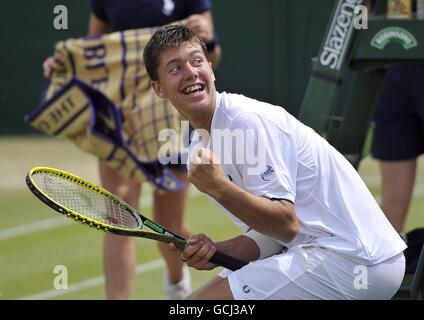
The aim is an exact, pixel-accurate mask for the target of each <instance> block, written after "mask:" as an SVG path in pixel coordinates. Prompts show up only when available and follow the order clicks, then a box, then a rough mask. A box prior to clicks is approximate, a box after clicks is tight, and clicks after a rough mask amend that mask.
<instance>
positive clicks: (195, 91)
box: [152, 42, 216, 119]
mask: <svg viewBox="0 0 424 320" xmlns="http://www.w3.org/2000/svg"><path fill="white" fill-rule="evenodd" d="M158 76H159V80H158V81H153V82H152V85H153V88H154V89H155V91H156V94H157V95H158V96H159V97H161V98H167V99H169V101H171V103H172V104H173V105H174V106H175V107H176V108H177V110H178V111H179V112H180V113H181V114H182V115H183V116H184V117H185V118H187V119H191V118H192V117H193V116H197V115H199V114H201V113H203V112H206V113H207V112H208V111H210V110H211V109H212V110H213V108H214V107H215V94H216V91H215V83H214V82H215V75H214V73H213V70H212V66H211V64H210V63H209V61H208V60H207V59H206V56H205V54H204V53H203V50H202V48H201V46H200V45H199V44H198V43H193V42H187V43H184V44H183V45H181V46H180V47H178V48H170V49H167V50H165V51H164V52H162V54H161V56H160V64H159V67H158Z"/></svg>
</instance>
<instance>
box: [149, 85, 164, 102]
mask: <svg viewBox="0 0 424 320" xmlns="http://www.w3.org/2000/svg"><path fill="white" fill-rule="evenodd" d="M151 83H152V87H153V90H155V93H156V95H157V96H158V97H159V98H162V99H163V98H166V97H165V93H164V92H163V90H162V86H161V85H160V84H159V82H158V81H152V82H151Z"/></svg>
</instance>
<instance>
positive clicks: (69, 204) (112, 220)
mask: <svg viewBox="0 0 424 320" xmlns="http://www.w3.org/2000/svg"><path fill="white" fill-rule="evenodd" d="M32 179H33V181H34V182H35V184H36V185H37V187H38V188H39V189H40V190H41V191H43V192H44V193H45V194H46V195H47V196H48V197H50V198H51V199H52V200H54V201H55V202H57V203H58V204H60V205H61V206H63V207H66V208H68V209H70V210H72V211H74V212H77V213H79V214H81V215H84V216H86V217H87V218H90V219H92V220H95V221H98V222H101V223H103V224H108V225H111V226H114V227H120V228H125V229H138V228H139V227H140V223H139V221H138V220H137V219H136V218H135V217H134V215H133V214H132V213H130V212H128V210H126V209H125V208H123V207H121V206H120V205H118V204H117V203H116V202H115V201H113V200H112V199H110V198H108V197H106V196H103V195H101V194H100V193H97V192H96V191H94V190H91V189H89V188H86V187H84V186H81V185H79V184H78V182H77V181H75V182H72V181H69V180H66V179H64V178H62V177H59V176H56V175H54V174H49V173H45V172H43V173H38V174H35V175H33V176H32Z"/></svg>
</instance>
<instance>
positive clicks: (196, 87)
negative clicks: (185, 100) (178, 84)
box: [182, 84, 205, 95]
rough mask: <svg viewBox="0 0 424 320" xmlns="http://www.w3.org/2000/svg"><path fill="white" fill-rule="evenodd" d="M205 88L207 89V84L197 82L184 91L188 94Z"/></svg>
mask: <svg viewBox="0 0 424 320" xmlns="http://www.w3.org/2000/svg"><path fill="white" fill-rule="evenodd" d="M204 90H205V85H204V84H195V85H193V86H188V87H186V88H185V89H184V90H183V91H182V93H184V94H186V95H191V94H195V93H199V92H203V91H204Z"/></svg>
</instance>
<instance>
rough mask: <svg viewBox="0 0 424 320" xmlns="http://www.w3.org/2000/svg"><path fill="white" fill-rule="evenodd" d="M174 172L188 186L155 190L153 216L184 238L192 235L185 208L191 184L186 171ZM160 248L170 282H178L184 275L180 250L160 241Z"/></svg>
mask: <svg viewBox="0 0 424 320" xmlns="http://www.w3.org/2000/svg"><path fill="white" fill-rule="evenodd" d="M173 173H174V174H175V175H177V176H178V178H180V179H181V180H182V181H184V182H187V187H185V188H184V189H182V190H180V191H177V192H161V191H157V190H156V191H155V194H154V204H153V218H154V220H155V221H156V222H157V223H159V224H160V225H162V226H164V227H165V228H167V229H169V230H170V231H172V232H175V233H177V234H178V235H181V236H182V237H184V238H188V237H189V236H190V231H189V229H188V227H187V226H185V225H184V210H185V207H186V202H187V197H188V193H189V184H188V180H187V177H186V172H183V171H180V170H173ZM158 246H159V250H160V251H161V253H162V256H163V257H164V259H165V262H166V265H167V267H168V268H167V270H168V271H167V275H166V276H167V277H168V281H169V283H170V284H175V283H178V282H179V281H180V280H181V279H182V277H183V262H182V261H181V255H180V252H178V251H172V250H170V249H169V246H168V244H166V243H162V242H158Z"/></svg>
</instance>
